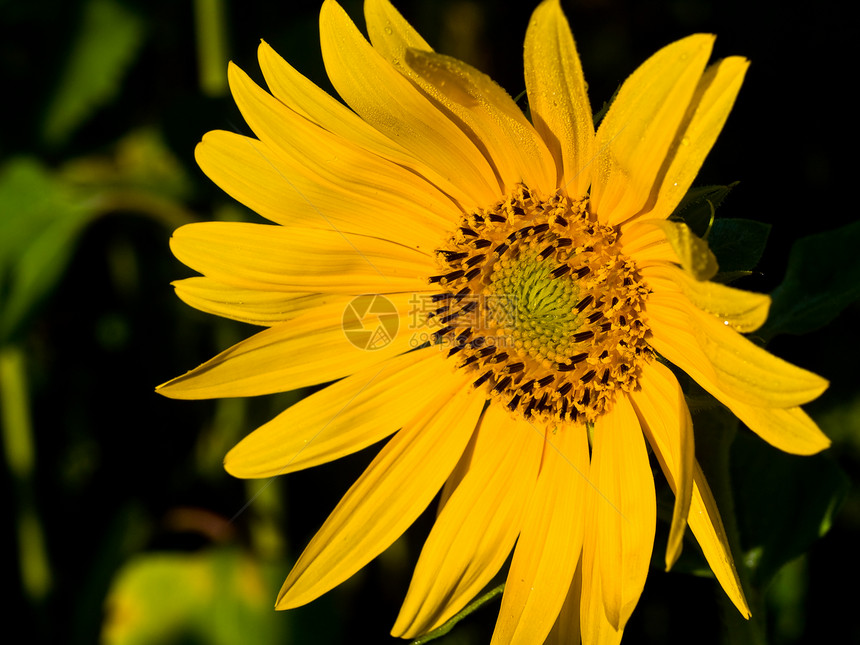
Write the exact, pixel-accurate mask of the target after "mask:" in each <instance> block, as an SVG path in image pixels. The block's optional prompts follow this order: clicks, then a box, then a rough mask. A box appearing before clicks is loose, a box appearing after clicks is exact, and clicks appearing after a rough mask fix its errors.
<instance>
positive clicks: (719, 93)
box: [642, 56, 749, 218]
mask: <svg viewBox="0 0 860 645" xmlns="http://www.w3.org/2000/svg"><path fill="white" fill-rule="evenodd" d="M748 67H749V61H747V60H746V59H744V58H740V57H737V56H732V57H730V58H726V59H725V60H721V61H719V62H717V63H714V64H713V65H711V66H710V67H708V69H707V70H705V73H704V75H703V76H702V78H701V80H700V81H699V86H698V87H697V88H696V93H695V95H694V96H693V100H692V101H691V104H690V109H691V110H692V111H693V112H692V115H691V116H689V115H688V117H686V118H685V124H684V125H682V131H681V132H679V133H678V136H677V137H676V139H675V143H674V146H673V149H672V150H670V152H669V167H668V169H667V171H666V174H665V176H664V177H663V179H662V182H661V185H660V188H659V192H658V196H657V199H656V201H655V202H654V204H653V206H652V207H651V209H650V211H649V212H648V213H647V214H643V215H642V216H643V217H658V218H665V217H668V216H669V215H670V214H671V213H672V211H674V210H675V207H676V206H677V205H678V203H679V202H680V201H681V198H682V197H683V196H684V195H685V194H686V193H687V190H689V188H690V186H691V185H692V183H693V180H694V179H695V178H696V175H697V174H698V172H699V168H701V166H702V162H704V160H705V157H706V156H707V155H708V152H710V150H711V148H712V147H713V145H714V142H715V141H716V140H717V136H718V135H719V134H720V131H721V130H722V129H723V125H724V124H725V122H726V119H727V118H728V116H729V112H731V110H732V106H733V105H734V103H735V98H736V97H737V95H738V92H739V91H740V89H741V84H742V83H743V80H744V75H745V74H746V71H747V68H748Z"/></svg>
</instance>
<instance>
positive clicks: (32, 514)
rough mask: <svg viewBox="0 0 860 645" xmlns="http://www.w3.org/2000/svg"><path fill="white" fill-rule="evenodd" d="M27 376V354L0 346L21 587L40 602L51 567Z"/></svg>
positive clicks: (2, 418)
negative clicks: (36, 484)
mask: <svg viewBox="0 0 860 645" xmlns="http://www.w3.org/2000/svg"><path fill="white" fill-rule="evenodd" d="M26 374H27V370H26V357H25V355H24V352H23V351H22V350H21V349H20V348H19V347H17V346H14V345H6V346H4V347H0V429H2V435H3V450H4V453H5V456H6V464H7V466H8V467H9V472H10V473H11V474H12V477H13V479H14V485H15V488H16V497H17V500H18V508H17V514H18V521H17V525H18V526H17V532H18V562H19V566H20V568H21V586H22V587H23V590H24V594H25V595H26V596H27V597H28V598H29V599H30V600H32V601H34V602H39V601H41V600H43V599H44V598H45V596H46V595H47V594H48V591H50V588H51V567H50V563H49V561H48V553H47V549H46V545H45V537H44V529H43V527H42V523H41V520H40V519H39V514H38V511H37V508H36V503H35V494H34V491H33V472H34V466H35V461H36V458H35V449H34V446H33V425H32V421H31V419H30V405H29V397H28V394H27V376H26Z"/></svg>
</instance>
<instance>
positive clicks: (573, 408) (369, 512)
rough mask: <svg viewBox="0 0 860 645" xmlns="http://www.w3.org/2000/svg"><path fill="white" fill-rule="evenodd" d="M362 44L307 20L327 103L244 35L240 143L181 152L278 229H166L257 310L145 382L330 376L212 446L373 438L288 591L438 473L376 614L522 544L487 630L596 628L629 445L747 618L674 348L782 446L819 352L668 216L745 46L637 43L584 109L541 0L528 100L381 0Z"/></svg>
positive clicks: (239, 454) (445, 585)
mask: <svg viewBox="0 0 860 645" xmlns="http://www.w3.org/2000/svg"><path fill="white" fill-rule="evenodd" d="M365 14H366V20H367V28H368V32H369V35H370V40H371V42H370V43H368V42H367V41H366V40H365V38H364V37H363V36H362V35H361V34H360V33H359V31H358V30H357V29H356V27H355V25H353V24H352V22H351V21H350V20H349V18H348V17H347V16H346V14H345V13H344V11H343V10H342V9H341V8H340V7H339V6H338V5H337V4H336V3H335V2H334V0H326V2H325V3H324V4H323V7H322V12H321V16H320V35H321V43H322V50H323V58H324V61H325V65H326V70H327V72H328V75H329V78H330V80H331V82H332V84H333V85H334V87H335V88H336V90H337V91H338V93H339V94H340V96H341V97H342V98H343V100H344V101H345V103H346V104H347V105H348V106H349V107H346V106H344V105H343V104H341V103H339V102H338V101H336V100H335V99H333V98H332V97H330V96H329V95H327V94H326V93H324V92H323V91H322V90H320V89H319V88H318V87H316V86H315V85H314V84H312V83H311V82H310V81H308V80H307V79H306V78H304V77H302V76H301V75H300V74H299V73H298V72H296V70H294V69H293V68H292V67H291V66H290V65H289V64H287V63H286V62H285V61H284V60H282V59H281V58H280V57H278V55H277V54H276V53H275V52H274V51H273V50H272V49H271V48H270V47H269V46H268V45H266V44H265V43H262V44H261V45H260V49H259V57H260V65H261V67H262V70H263V74H264V76H265V79H266V83H267V84H268V86H269V90H270V92H271V94H269V93H268V92H266V91H264V90H263V89H261V88H260V87H258V86H257V85H256V84H254V83H253V82H252V81H251V80H250V79H249V78H248V77H247V76H246V75H245V74H244V73H243V72H242V71H241V70H239V69H238V68H236V67H235V66H232V65H231V67H230V70H229V79H230V85H231V89H232V92H233V95H234V97H235V99H236V102H237V103H238V106H239V108H240V110H241V111H242V113H243V115H244V117H245V119H246V120H247V122H248V124H249V125H250V127H251V129H252V130H253V131H254V133H255V135H256V137H257V138H250V137H245V136H240V135H237V134H233V133H230V132H220V131H216V132H210V133H208V134H207V135H206V136H205V137H204V138H203V141H202V142H201V143H200V144H199V146H198V148H197V152H196V154H197V160H198V162H199V164H200V166H201V168H202V169H203V170H204V171H205V172H206V173H207V174H208V175H209V177H211V178H212V180H213V181H215V182H216V183H217V184H218V185H219V186H221V187H222V188H223V189H224V190H225V191H227V192H228V193H229V194H230V195H232V196H233V197H235V198H236V199H237V200H239V201H240V202H242V203H243V204H245V205H246V206H248V207H250V208H251V209H253V210H255V211H256V212H258V213H259V214H260V215H262V216H263V217H266V218H268V219H269V220H271V221H272V222H273V223H274V224H275V225H263V224H244V223H216V222H211V223H203V224H192V225H190V226H186V227H183V228H181V229H179V230H177V231H176V233H175V235H174V237H173V239H172V242H171V244H172V249H173V251H174V253H175V254H176V256H177V257H178V258H179V259H180V260H182V261H183V262H184V263H186V264H187V265H189V266H190V267H192V268H193V269H195V270H197V271H199V272H200V273H202V274H203V275H202V276H201V277H197V278H191V279H188V280H183V281H180V282H178V283H177V284H176V289H177V292H178V294H179V296H180V297H181V298H183V299H184V300H185V301H186V302H188V303H189V304H191V305H192V306H195V307H197V308H199V309H202V310H204V311H209V312H212V313H215V314H219V315H222V316H227V317H230V318H235V319H238V320H242V321H245V322H250V323H254V324H258V325H262V326H264V327H265V329H264V330H263V331H261V332H259V333H257V334H256V335H254V336H252V337H251V338H249V339H247V340H245V341H243V342H241V343H239V344H238V345H236V346H234V347H232V348H231V349H228V350H227V351H225V352H223V353H221V354H219V355H218V356H216V357H215V358H213V359H212V360H210V361H208V362H207V363H204V364H203V365H201V366H200V367H198V368H196V369H195V370H192V371H191V372H189V373H188V374H186V375H184V376H181V377H178V378H176V379H174V380H173V381H170V382H168V383H166V384H165V385H163V386H162V387H161V388H160V391H161V392H162V393H163V394H166V395H167V396H173V397H177V398H206V397H220V396H249V395H257V394H265V393H272V392H278V391H284V390H290V389H294V388H298V387H303V386H307V385H314V384H320V383H326V382H330V381H334V383H333V384H331V385H329V386H328V387H326V388H324V389H322V390H320V391H318V392H316V393H315V394H313V395H311V396H309V397H307V398H306V399H304V400H302V401H301V402H299V403H297V404H296V405H294V406H293V407H291V408H289V409H288V410H286V411H284V412H283V413H282V414H280V415H279V416H277V417H276V418H274V419H273V420H271V421H270V422H268V423H267V424H265V425H264V426H262V427H260V428H259V429H257V430H256V431H255V432H253V433H252V434H250V435H249V436H248V437H247V438H246V439H244V440H243V441H242V442H241V443H240V444H239V445H237V446H236V447H235V448H234V449H233V450H232V451H231V452H230V453H229V454H228V455H227V457H226V460H225V467H226V468H227V470H228V471H229V472H231V473H232V474H234V475H236V476H239V477H268V476H272V475H276V474H283V473H288V472H292V471H295V470H299V469H303V468H308V467H310V466H314V465H317V464H321V463H324V462H328V461H331V460H334V459H337V458H338V457H341V456H343V455H346V454H349V453H351V452H355V451H357V450H359V449H361V448H364V447H366V446H368V445H370V444H372V443H374V442H377V441H379V440H381V439H383V438H385V437H388V436H389V435H392V436H391V438H390V439H389V440H388V442H387V443H386V444H385V446H384V447H383V448H382V449H381V450H380V452H379V453H378V455H377V457H376V458H375V459H374V460H373V462H372V463H371V464H370V466H369V467H368V468H367V470H366V471H365V472H364V474H363V475H362V476H361V477H360V478H359V479H358V481H356V482H355V484H354V485H353V486H352V488H350V490H349V491H348V492H347V493H346V495H345V496H344V498H343V499H342V500H341V502H340V503H339V504H338V506H337V507H336V508H335V509H334V511H333V512H332V514H331V515H330V517H329V518H328V520H326V522H325V524H324V525H323V526H322V528H321V529H320V531H319V533H318V534H317V535H316V536H315V537H314V538H313V539H312V540H311V542H310V544H309V545H308V546H307V548H306V549H305V551H304V553H302V555H301V557H300V558H299V559H298V562H297V563H296V565H295V567H294V568H293V570H292V572H290V574H289V576H288V578H287V580H286V582H285V584H284V586H283V589H282V590H281V593H280V595H279V597H278V601H277V606H278V607H279V608H283V609H286V608H290V607H295V606H298V605H301V604H304V603H307V602H310V601H312V600H313V599H314V598H316V597H318V596H320V595H321V594H323V593H325V592H326V591H328V590H330V589H331V588H333V587H334V586H336V585H338V584H339V583H341V582H343V581H344V580H345V579H347V578H348V577H349V576H351V575H352V574H353V573H355V572H356V571H358V570H359V569H360V568H361V567H363V566H364V565H365V564H366V563H367V562H369V561H370V560H371V559H373V558H374V557H376V556H377V555H378V554H379V553H381V552H382V551H383V550H384V549H385V548H387V547H388V546H389V545H390V544H391V543H392V542H393V541H394V540H395V539H397V537H399V536H400V535H401V534H402V533H403V531H404V530H405V529H406V528H407V527H408V526H409V525H410V524H411V523H412V522H413V521H414V520H415V519H416V518H417V516H418V515H419V514H420V513H421V512H422V511H423V510H424V509H425V508H426V507H427V506H428V505H429V504H430V503H431V501H432V500H433V499H434V497H435V496H436V495H437V493H439V491H440V490H441V500H440V509H439V512H438V516H437V519H436V522H435V525H434V527H433V529H432V531H431V532H430V535H429V537H428V538H427V541H426V543H425V545H424V548H423V551H422V553H421V556H420V558H419V560H418V563H417V565H416V569H415V573H414V576H413V579H412V583H411V585H410V587H409V590H408V592H407V595H406V599H405V601H404V604H403V606H402V609H401V611H400V615H399V616H398V618H397V621H396V623H395V625H394V628H393V632H392V633H393V634H394V635H396V636H402V637H413V636H416V635H419V634H422V633H426V632H428V631H430V630H432V629H434V628H436V627H438V626H439V625H441V624H442V623H444V622H445V621H446V620H448V619H449V618H451V617H452V616H453V615H454V614H455V613H457V612H458V611H459V610H460V609H462V608H463V607H464V606H465V605H466V604H467V603H468V602H469V601H470V600H471V599H472V598H473V597H474V596H475V595H476V594H477V593H478V592H479V591H480V590H481V589H482V588H483V587H484V586H485V585H486V584H487V583H488V582H489V581H490V580H491V578H492V577H493V576H494V575H495V574H496V573H497V572H498V571H499V569H500V568H501V567H502V566H503V564H504V562H505V561H506V559H507V558H508V556H509V554H510V553H511V551H512V550H513V558H512V560H511V563H510V571H509V573H508V577H507V585H506V588H505V592H504V597H503V600H502V606H501V610H500V614H499V619H498V622H497V625H496V630H495V634H494V642H511V641H517V642H520V641H524V642H542V641H543V640H544V639H546V638H550V639H555V641H556V642H570V638H571V635H575V634H577V633H581V635H582V639H583V642H585V643H598V642H599V643H603V642H616V641H617V640H618V639H619V638H620V636H621V634H622V632H623V629H624V626H625V624H626V622H627V620H628V618H629V617H630V615H631V613H632V611H633V609H634V607H635V606H636V603H637V601H638V598H639V595H640V594H641V592H642V588H643V585H644V583H645V578H646V575H647V571H648V566H649V562H650V559H651V551H652V548H653V542H654V534H655V523H656V502H655V486H654V480H653V474H652V471H651V467H650V465H649V457H648V446H650V448H651V450H652V451H653V452H654V454H655V455H656V457H657V460H658V461H659V464H660V466H661V468H662V470H663V473H664V474H665V477H666V479H667V480H668V482H669V485H670V486H671V488H672V489H673V491H674V492H675V496H676V500H675V507H674V514H673V518H672V523H671V528H670V535H669V543H668V548H667V552H666V565H667V567H668V566H671V565H672V563H673V562H674V561H675V559H676V558H677V557H678V554H679V553H680V550H681V544H682V537H683V534H684V531H685V529H686V527H687V526H688V525H689V527H690V529H691V530H692V533H693V534H694V536H695V537H696V539H697V540H698V542H699V544H700V545H701V547H702V550H703V552H704V555H705V557H706V558H707V560H708V562H709V564H710V566H711V567H712V569H713V571H714V574H715V576H716V578H717V579H718V580H719V582H720V584H721V585H722V587H723V589H724V590H725V591H726V593H727V594H728V596H729V597H730V598H731V600H732V602H734V604H735V605H736V606H737V608H738V609H739V610H740V611H741V612H742V613H743V614H744V615H748V614H749V610H748V608H747V604H746V601H745V599H744V595H743V591H742V589H741V586H740V583H739V581H738V576H737V573H736V571H735V568H734V565H733V563H732V557H731V553H730V552H729V549H728V545H727V541H726V538H725V535H724V532H723V528H722V523H721V520H720V517H719V514H718V512H717V508H716V504H715V503H714V499H713V496H712V495H711V493H710V491H709V489H708V486H707V483H706V482H705V480H704V477H703V475H702V472H701V469H700V468H699V467H698V465H697V463H696V460H695V457H694V450H693V443H694V439H693V428H692V422H691V418H690V413H689V411H688V408H687V405H686V402H685V399H684V394H683V392H682V390H681V387H680V385H679V383H678V381H677V379H676V377H675V376H674V374H673V372H672V371H671V370H670V368H669V367H668V366H667V363H671V364H673V365H674V366H675V367H677V368H679V369H680V370H683V371H684V372H686V373H687V374H688V375H689V376H690V377H692V378H693V379H694V380H695V381H697V382H698V383H699V384H700V385H701V386H702V387H703V388H704V389H705V390H707V391H708V392H710V393H711V394H712V395H714V396H715V397H716V398H717V399H718V400H719V401H721V402H722V403H723V404H724V405H726V406H727V407H728V408H729V409H730V410H732V412H734V413H735V415H737V417H738V418H739V419H741V420H742V421H743V422H744V423H745V424H746V425H747V426H748V427H749V428H751V429H752V430H753V431H754V432H756V433H758V434H759V435H760V436H761V437H763V438H764V439H765V440H766V441H768V442H770V443H771V444H773V445H774V446H776V447H778V448H780V449H782V450H786V451H789V452H794V453H799V454H809V453H813V452H817V451H819V450H821V449H823V448H825V447H826V446H827V445H828V440H827V439H826V437H825V436H824V435H823V434H822V433H821V432H820V430H819V429H818V428H817V427H816V426H815V424H814V423H813V422H812V421H811V420H810V419H809V418H808V417H807V416H806V415H805V414H804V413H803V411H802V410H801V409H800V407H799V406H800V405H802V404H804V403H806V402H808V401H810V400H812V399H814V398H815V397H817V396H818V395H819V394H821V392H822V391H823V390H824V389H825V387H826V382H825V381H824V380H822V379H821V378H819V377H818V376H816V375H814V374H811V373H810V372H807V371H805V370H802V369H800V368H798V367H794V366H792V365H790V364H788V363H786V362H784V361H782V360H780V359H778V358H776V357H774V356H772V355H771V354H769V353H767V352H766V351H765V350H763V349H761V348H760V347H758V346H756V345H755V344H753V343H752V342H750V341H749V340H748V339H746V338H745V337H744V336H743V335H742V334H743V333H745V332H749V331H753V330H755V329H756V328H757V327H759V326H760V325H761V324H762V323H763V322H764V320H765V318H766V317H767V312H768V306H769V299H768V297H767V296H764V295H760V294H754V293H748V292H745V291H740V290H737V289H734V288H732V287H729V286H726V285H723V284H719V283H716V282H712V281H710V279H711V278H713V277H714V275H715V274H716V272H717V265H716V260H715V258H714V256H713V255H712V254H711V252H710V251H709V250H708V248H707V245H706V244H705V242H703V241H702V240H700V239H699V238H697V237H696V236H695V235H693V234H692V233H691V231H690V230H689V229H688V228H687V227H686V226H685V225H684V224H682V223H678V222H674V221H671V220H669V219H667V218H668V217H669V215H671V214H672V212H673V211H674V209H675V207H676V206H677V205H678V203H679V201H680V200H681V198H682V197H683V196H684V194H685V193H686V192H687V190H688V189H689V187H690V185H691V183H692V181H693V179H694V177H695V176H696V173H697V172H698V170H699V167H700V166H701V164H702V162H703V160H704V158H705V156H706V155H707V153H708V151H709V150H710V148H711V147H712V145H713V144H714V141H715V140H716V138H717V135H718V134H719V132H720V130H721V129H722V127H723V124H724V122H725V120H726V118H727V116H728V114H729V112H730V110H731V108H732V105H733V103H734V100H735V97H736V95H737V92H738V90H739V89H740V86H741V83H742V80H743V77H744V73H745V71H746V68H747V61H746V60H744V59H742V58H738V57H730V58H726V59H724V60H721V61H718V62H716V63H713V64H711V65H710V66H707V63H708V59H709V57H710V54H711V47H712V44H713V37H712V36H709V35H701V34H699V35H694V36H690V37H688V38H685V39H682V40H680V41H677V42H675V43H673V44H671V45H669V46H667V47H665V48H663V49H661V50H660V51H658V52H657V53H656V54H654V55H653V56H652V57H651V58H649V59H648V60H647V61H646V62H645V63H643V64H642V66H640V67H639V68H638V69H637V70H636V71H635V72H634V73H633V74H632V75H631V76H630V77H629V78H628V79H627V80H626V81H625V83H624V84H623V86H622V87H621V88H620V90H619V92H618V93H617V96H616V97H615V99H614V101H613V102H612V105H611V106H610V108H609V110H608V111H607V113H606V115H605V117H604V118H603V119H602V121H601V122H600V126H599V128H597V130H596V131H595V128H594V124H593V116H592V111H591V106H590V104H589V101H588V97H587V95H586V86H585V81H584V77H583V74H582V70H581V67H580V63H579V58H578V55H577V51H576V47H575V45H574V41H573V37H572V35H571V32H570V29H569V27H568V24H567V21H566V19H565V17H564V15H563V14H562V12H561V9H560V6H559V3H558V1H557V0H546V1H545V2H543V3H542V4H541V5H540V6H539V7H538V8H537V9H536V11H535V13H534V15H533V18H532V20H531V22H530V24H529V27H528V31H527V33H526V40H525V81H526V89H527V94H528V105H529V112H530V115H531V120H529V119H527V118H526V117H525V116H524V114H523V112H522V111H521V110H520V108H519V107H518V106H517V105H516V103H515V102H514V101H513V100H512V99H511V98H510V96H509V95H508V94H507V93H506V92H505V91H504V90H503V89H502V88H500V87H499V86H498V85H497V84H495V83H494V82H493V81H492V80H491V79H490V78H488V77H487V76H485V75H484V74H482V73H481V72H479V71H477V70H475V69H473V68H471V67H470V66H468V65H466V64H464V63H462V62H460V61H458V60H455V59H453V58H450V57H447V56H444V55H441V54H437V53H435V52H433V50H432V49H431V48H430V46H429V45H428V44H427V43H426V42H425V41H424V40H423V39H422V38H421V36H420V35H419V34H418V33H417V32H416V31H415V30H414V29H412V27H410V26H409V25H408V24H407V23H406V21H405V20H404V19H403V18H402V16H400V14H398V13H397V12H396V10H395V9H394V8H393V7H392V6H391V5H390V4H389V3H388V2H387V0H367V1H366V3H365Z"/></svg>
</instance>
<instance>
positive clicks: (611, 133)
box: [591, 34, 714, 225]
mask: <svg viewBox="0 0 860 645" xmlns="http://www.w3.org/2000/svg"><path fill="white" fill-rule="evenodd" d="M713 43H714V37H713V36H711V35H708V34H696V35H693V36H688V37H687V38H684V39H682V40H679V41H677V42H675V43H672V44H671V45H668V46H666V47H664V48H663V49H661V50H660V51H658V52H657V53H656V54H654V55H653V56H651V58H649V59H648V60H647V61H645V62H644V63H643V64H642V65H641V66H640V67H639V68H638V69H637V70H636V71H635V72H633V74H631V75H630V77H629V78H628V79H627V80H626V81H625V82H624V84H623V85H622V86H621V89H620V90H619V91H618V95H617V96H616V98H615V100H614V101H613V103H612V105H611V106H610V108H609V111H608V112H607V114H606V116H605V117H604V119H603V121H602V122H601V124H600V127H599V128H598V130H597V135H596V140H595V154H596V156H597V159H596V162H595V163H596V166H595V171H594V179H593V181H592V185H591V208H592V211H593V212H595V213H597V215H598V217H599V218H600V221H601V222H604V223H607V224H610V225H617V224H621V223H622V222H624V221H626V220H628V219H630V218H631V217H633V216H634V215H636V214H637V213H639V212H640V211H641V210H643V209H645V208H646V207H647V206H648V205H649V202H652V201H654V200H655V199H656V197H657V195H656V192H655V191H656V189H657V188H658V187H659V179H660V177H661V174H662V173H664V172H665V168H664V164H665V163H666V159H667V155H668V154H669V151H670V149H671V147H672V145H673V143H674V142H675V141H676V140H677V135H678V128H679V126H680V125H681V122H682V120H683V118H684V115H685V114H686V113H687V108H688V106H689V105H690V100H691V99H692V98H693V93H694V92H695V90H696V87H697V86H698V83H699V79H700V78H701V76H702V72H703V71H704V69H705V64H706V63H707V61H708V57H709V56H710V55H711V47H712V46H713Z"/></svg>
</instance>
